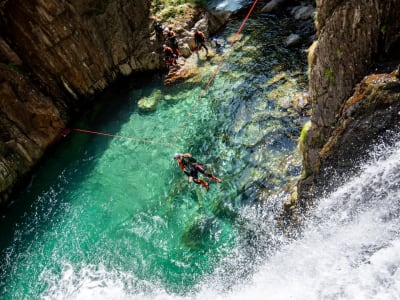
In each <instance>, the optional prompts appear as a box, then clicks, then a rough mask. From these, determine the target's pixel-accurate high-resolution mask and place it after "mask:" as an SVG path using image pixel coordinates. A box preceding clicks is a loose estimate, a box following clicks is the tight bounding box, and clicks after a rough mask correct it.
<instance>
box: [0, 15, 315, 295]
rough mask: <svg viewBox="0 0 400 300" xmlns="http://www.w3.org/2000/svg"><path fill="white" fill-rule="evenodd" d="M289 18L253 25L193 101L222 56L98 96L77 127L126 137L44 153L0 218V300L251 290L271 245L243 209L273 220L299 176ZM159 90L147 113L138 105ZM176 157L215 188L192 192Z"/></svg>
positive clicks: (300, 78) (296, 81) (296, 54)
mask: <svg viewBox="0 0 400 300" xmlns="http://www.w3.org/2000/svg"><path fill="white" fill-rule="evenodd" d="M288 22H289V21H288V20H286V19H282V20H278V19H274V18H271V17H267V16H260V17H259V19H257V21H255V20H250V21H249V23H248V25H247V27H245V29H244V31H243V37H242V38H241V39H240V40H239V41H238V42H237V43H236V44H235V46H234V48H233V51H232V52H231V53H230V55H229V56H228V58H227V59H226V61H225V63H224V65H223V67H222V69H221V70H220V71H219V73H218V75H217V77H216V78H215V81H214V82H213V84H212V86H211V87H210V88H209V89H208V90H207V92H206V93H205V94H204V96H203V97H201V98H199V95H200V93H201V92H202V89H203V88H204V86H205V85H206V83H207V80H208V79H209V78H210V76H211V74H212V73H213V71H214V70H215V68H216V66H217V65H218V63H219V60H220V58H221V56H220V55H216V56H214V57H213V58H211V59H208V60H206V59H205V58H204V57H202V56H201V55H200V57H199V60H198V63H197V65H198V67H199V68H200V69H201V73H200V75H198V76H196V77H195V78H193V79H191V80H190V81H188V82H185V83H180V84H177V85H173V86H163V85H162V82H161V81H160V80H159V78H157V77H152V76H142V77H145V78H142V79H141V80H140V81H138V80H137V79H136V80H135V79H130V80H126V81H124V82H123V83H120V84H119V85H118V86H116V87H115V88H113V89H111V90H110V91H107V92H105V93H104V94H103V95H102V96H100V97H99V98H98V99H97V101H96V104H95V105H94V107H93V108H92V109H91V110H90V111H88V112H87V113H86V114H85V115H84V116H83V117H82V119H81V120H79V122H77V123H76V124H74V127H75V128H80V129H88V130H93V131H98V132H103V133H107V134H113V135H118V136H121V137H127V138H112V137H108V136H103V135H94V134H87V133H82V132H78V131H73V132H72V133H71V134H70V135H69V136H68V137H66V138H65V139H64V140H63V141H61V143H60V145H58V146H57V147H56V149H54V151H52V152H51V153H50V154H49V157H48V158H47V159H46V160H45V161H44V162H43V164H42V165H41V167H40V168H39V170H37V172H36V173H35V175H34V176H33V179H32V181H31V182H30V184H29V186H28V187H26V189H25V190H24V191H22V192H21V195H19V197H18V199H15V202H16V203H14V205H13V206H12V207H11V208H10V209H9V211H8V212H7V214H5V215H3V216H2V219H1V228H2V231H3V232H4V233H3V234H2V241H1V245H0V246H1V251H2V252H1V257H0V259H1V277H0V292H1V294H2V295H3V298H4V299H40V298H43V299H88V298H94V297H100V298H102V299H109V298H112V299H125V298H124V297H126V299H130V297H132V296H133V295H136V296H137V297H139V296H143V297H147V296H149V297H150V296H151V295H154V294H158V292H157V291H160V292H159V293H161V294H163V295H164V296H165V297H166V295H168V297H172V298H177V297H180V296H182V297H183V296H188V295H193V294H196V292H198V291H199V290H200V289H201V288H202V285H203V284H204V282H209V281H210V280H213V279H212V278H217V277H218V278H219V280H220V281H221V282H223V283H222V285H221V289H229V288H230V286H232V285H234V284H235V283H236V282H241V281H243V280H246V278H248V276H250V275H251V272H252V270H253V269H254V268H256V266H257V262H258V261H259V259H261V258H262V257H263V256H262V255H260V254H259V252H260V251H261V250H262V251H265V250H266V249H265V248H262V249H260V248H259V245H257V240H256V239H257V236H258V235H257V234H256V233H254V232H253V231H255V230H256V229H254V228H251V226H250V224H251V223H252V220H251V219H249V218H248V217H246V216H245V215H246V214H245V213H244V212H245V211H246V210H247V209H249V208H256V212H259V213H260V215H264V217H265V212H266V211H267V215H268V216H273V214H274V213H275V212H276V210H277V209H279V208H280V206H281V204H282V201H283V200H284V197H283V196H280V197H277V196H276V195H277V194H278V195H284V191H285V188H286V187H287V186H288V185H289V184H290V183H293V181H294V179H295V178H296V176H298V175H299V172H300V158H299V155H298V152H297V149H296V147H297V138H298V136H299V133H300V130H301V125H302V124H303V123H304V122H305V121H306V120H307V116H304V115H303V113H299V112H297V111H296V110H295V109H293V108H292V107H291V106H290V105H289V103H290V101H291V99H293V98H294V97H295V94H296V93H298V92H301V91H304V90H305V85H306V80H305V72H306V66H305V61H306V59H305V53H304V51H303V50H304V49H292V50H290V51H289V50H286V49H284V48H282V47H281V46H280V45H281V44H282V40H283V36H284V35H285V34H286V33H287V29H285V28H286V27H285V26H286V25H287V24H288ZM238 26H239V23H237V22H232V23H231V24H229V25H228V27H227V29H226V30H225V32H223V33H221V36H220V37H221V38H226V39H228V38H229V36H231V35H232V33H233V32H234V31H235V30H236V29H237V28H238ZM225 51H228V50H227V49H225ZM160 93H161V97H159V98H160V99H159V102H158V105H157V109H156V110H155V111H153V112H143V111H140V110H139V109H138V106H137V102H138V101H139V100H140V99H141V98H142V97H153V96H154V95H155V94H157V95H160ZM192 112H193V113H192ZM188 117H189V119H187V118H188ZM182 125H185V126H182ZM139 140H140V141H139ZM175 152H191V153H192V154H193V155H194V156H195V157H196V158H197V159H198V160H200V161H202V162H203V163H205V164H206V165H207V167H208V169H209V170H210V171H212V172H213V173H214V174H215V175H216V176H218V177H220V178H222V183H219V184H217V183H210V190H209V191H208V192H206V191H205V189H204V188H203V187H200V186H197V185H195V184H193V183H189V182H188V181H187V178H186V176H185V175H184V174H183V173H182V172H181V171H180V170H179V168H178V167H177V165H176V163H175V162H174V161H173V159H172V156H173V154H174V153H175ZM257 207H260V208H259V210H258V209H257ZM257 215H258V214H257V213H256V214H255V216H254V217H255V218H256V217H257ZM269 218H270V217H269ZM273 231H274V229H273V228H271V232H273ZM227 257H230V259H229V260H228V259H227ZM235 259H236V260H235ZM116 295H117V296H116Z"/></svg>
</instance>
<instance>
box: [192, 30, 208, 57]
mask: <svg viewBox="0 0 400 300" xmlns="http://www.w3.org/2000/svg"><path fill="white" fill-rule="evenodd" d="M194 42H195V44H196V49H195V51H196V52H197V53H199V51H200V50H201V48H204V49H206V56H208V48H207V46H206V37H205V35H204V33H203V32H201V31H200V30H198V29H197V28H195V29H194Z"/></svg>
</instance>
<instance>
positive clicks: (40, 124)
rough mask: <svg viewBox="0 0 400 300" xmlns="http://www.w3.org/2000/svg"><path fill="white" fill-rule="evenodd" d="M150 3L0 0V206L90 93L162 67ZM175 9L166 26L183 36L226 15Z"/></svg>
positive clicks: (131, 0)
mask: <svg viewBox="0 0 400 300" xmlns="http://www.w3.org/2000/svg"><path fill="white" fill-rule="evenodd" d="M150 3H151V1H150V0H29V1H25V0H12V1H11V0H0V104H1V106H0V206H1V205H2V204H5V203H7V199H8V198H9V195H10V193H11V192H12V191H13V189H15V185H16V183H18V182H21V179H23V178H24V177H27V176H28V175H29V173H30V172H31V171H32V169H33V168H34V167H35V165H37V163H38V161H39V160H40V159H41V158H42V157H43V155H44V154H45V152H46V150H47V149H49V146H51V145H52V144H53V143H55V142H56V141H57V140H58V139H59V138H60V136H61V135H62V131H63V129H64V128H65V127H66V124H68V122H69V121H70V118H71V116H73V115H74V113H75V112H77V111H79V109H80V108H81V107H83V106H85V105H87V104H88V103H90V101H91V100H92V99H94V97H93V96H94V95H95V94H96V93H98V92H101V91H103V90H104V89H105V88H106V87H108V86H109V85H110V84H111V83H113V82H114V81H115V80H116V79H117V78H119V77H122V76H128V75H130V74H136V73H140V72H142V71H152V70H158V69H160V68H162V67H164V63H163V62H162V59H161V57H160V54H161V51H159V50H160V46H161V45H160V41H157V39H156V38H155V36H154V33H153V32H152V26H151V20H150ZM174 9H177V7H175V8H174ZM179 9H181V10H182V11H184V12H185V16H184V17H185V20H184V23H183V22H182V23H180V24H178V23H179V22H178V20H177V19H179V18H174V20H173V21H174V24H173V26H174V28H176V30H178V29H179V33H180V34H184V33H185V34H186V35H187V36H186V40H192V38H191V33H190V29H191V27H192V26H194V25H195V24H196V22H200V21H201V20H203V21H202V22H203V23H204V22H205V24H206V23H207V22H208V25H210V26H211V28H207V29H210V34H211V33H212V31H213V30H217V29H218V28H219V27H220V26H222V25H223V24H224V22H225V21H226V18H227V15H225V14H220V15H217V14H209V13H206V12H205V11H204V10H203V9H201V8H200V7H195V6H193V5H190V4H183V5H181V6H180V7H179ZM164 21H166V20H164ZM167 21H168V20H167ZM177 22H178V23H177ZM169 25H170V24H169Z"/></svg>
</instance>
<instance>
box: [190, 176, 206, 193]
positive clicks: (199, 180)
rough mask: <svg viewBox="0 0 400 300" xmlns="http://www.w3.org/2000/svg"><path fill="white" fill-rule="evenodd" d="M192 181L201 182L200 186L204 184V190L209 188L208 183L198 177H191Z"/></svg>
mask: <svg viewBox="0 0 400 300" xmlns="http://www.w3.org/2000/svg"><path fill="white" fill-rule="evenodd" d="M193 182H195V183H197V184H201V185H202V186H204V187H205V188H206V190H207V191H208V188H209V184H208V182H206V181H204V180H201V179H198V178H193Z"/></svg>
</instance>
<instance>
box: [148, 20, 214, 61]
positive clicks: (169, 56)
mask: <svg viewBox="0 0 400 300" xmlns="http://www.w3.org/2000/svg"><path fill="white" fill-rule="evenodd" d="M152 19H153V29H154V31H155V33H156V37H157V39H158V40H163V41H165V43H164V44H163V53H164V61H165V64H166V65H167V67H168V68H169V66H174V65H176V60H177V58H178V57H179V56H180V55H181V53H180V51H179V44H178V40H177V36H176V33H175V32H174V31H173V29H172V27H164V25H163V23H162V22H161V21H160V20H158V18H157V17H156V16H153V17H152ZM193 31H194V41H195V44H196V48H195V51H196V53H198V52H199V51H200V50H201V49H202V48H204V49H205V50H206V55H208V48H207V46H206V39H205V35H204V33H203V32H201V31H200V30H198V29H197V28H194V29H193Z"/></svg>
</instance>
